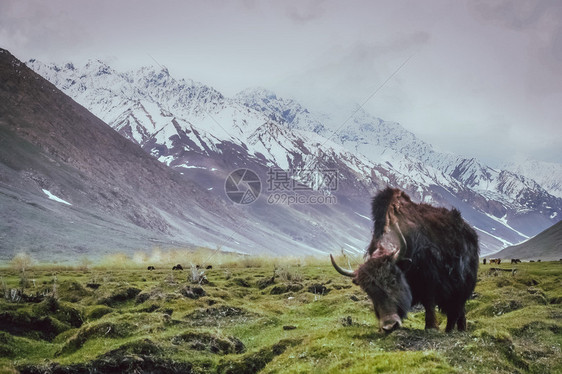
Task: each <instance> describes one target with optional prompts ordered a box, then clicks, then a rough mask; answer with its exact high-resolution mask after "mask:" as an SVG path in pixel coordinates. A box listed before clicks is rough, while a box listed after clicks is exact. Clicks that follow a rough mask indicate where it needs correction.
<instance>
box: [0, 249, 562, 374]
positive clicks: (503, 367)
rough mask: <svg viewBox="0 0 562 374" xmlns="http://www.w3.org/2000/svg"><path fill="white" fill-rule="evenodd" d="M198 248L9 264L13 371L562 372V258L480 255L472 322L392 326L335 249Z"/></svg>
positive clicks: (4, 278) (1, 329)
mask: <svg viewBox="0 0 562 374" xmlns="http://www.w3.org/2000/svg"><path fill="white" fill-rule="evenodd" d="M189 256H190V255H189V254H185V256H184V257H183V258H181V261H180V260H178V261H172V260H171V259H166V260H165V261H161V262H158V263H156V262H155V263H152V264H153V265H155V267H156V270H153V271H149V270H147V269H146V265H147V264H151V263H149V261H150V259H149V258H148V257H147V258H144V259H142V261H133V260H132V259H128V258H126V256H124V257H125V258H121V259H120V260H119V261H116V259H115V258H113V259H108V260H106V261H105V262H100V263H99V264H92V263H90V262H89V261H84V263H83V264H82V265H81V266H77V267H56V266H54V265H35V266H33V267H31V268H27V269H25V271H23V272H22V269H21V268H17V266H15V265H14V264H12V265H9V266H5V267H2V268H0V282H1V283H0V290H1V291H2V296H3V297H2V298H1V299H0V373H18V372H20V373H82V372H90V373H96V372H97V373H122V372H135V373H143V372H144V373H190V372H193V373H255V372H262V373H373V372H381V373H384V372H392V373H467V372H469V373H527V372H530V373H556V372H558V373H560V372H562V352H561V348H562V345H561V344H562V287H561V286H562V284H561V279H562V277H561V276H562V263H560V262H540V263H520V264H517V265H510V264H501V265H500V266H496V265H480V270H479V281H478V284H477V286H476V290H475V293H474V295H473V298H472V299H471V300H469V301H468V303H467V319H468V331H467V332H458V331H454V332H452V333H445V332H444V331H443V330H444V327H445V322H446V321H445V316H444V315H440V322H441V328H440V331H425V330H424V311H423V308H415V309H414V310H412V311H411V312H410V314H409V318H408V319H407V320H405V321H404V326H403V328H402V329H400V330H398V331H395V332H393V333H392V334H390V335H384V334H383V333H380V332H378V325H377V321H376V318H375V315H374V313H373V312H372V306H371V303H370V301H369V300H368V299H367V297H366V295H365V294H364V293H363V292H362V291H361V290H360V289H359V288H358V287H357V286H355V285H353V284H352V283H351V281H350V279H349V278H345V277H343V276H341V275H339V274H337V273H336V272H335V270H334V269H333V268H332V266H331V264H330V262H329V259H328V258H325V259H311V258H309V259H284V260H282V259H266V258H252V257H240V256H234V255H224V254H220V255H216V256H215V255H211V256H207V255H206V254H204V253H198V254H197V253H196V254H193V257H192V258H189ZM137 260H138V259H137ZM358 261H360V259H354V260H352V264H353V263H355V264H357V263H358ZM176 263H182V265H183V267H184V270H180V271H177V270H175V271H173V270H171V267H172V265H174V264H176ZM190 263H192V264H194V265H195V264H197V263H202V264H203V265H208V264H212V266H213V268H212V269H195V268H191V267H190ZM340 263H342V264H344V263H346V259H343V258H340ZM352 266H354V265H352ZM498 267H499V268H504V269H512V268H514V269H515V268H516V269H517V270H516V272H515V273H513V272H511V271H497V270H491V269H492V268H498ZM22 291H23V292H22Z"/></svg>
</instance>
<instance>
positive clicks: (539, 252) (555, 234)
mask: <svg viewBox="0 0 562 374" xmlns="http://www.w3.org/2000/svg"><path fill="white" fill-rule="evenodd" d="M494 257H499V258H518V259H521V260H537V259H542V260H551V261H557V260H559V259H561V258H562V222H558V223H557V224H555V225H553V226H552V227H549V228H548V229H546V230H544V231H543V232H541V233H540V234H538V235H537V236H535V237H533V238H531V239H529V240H527V241H525V242H523V243H521V244H518V245H515V246H510V247H507V248H505V249H503V250H501V251H499V252H498V253H495V254H494Z"/></svg>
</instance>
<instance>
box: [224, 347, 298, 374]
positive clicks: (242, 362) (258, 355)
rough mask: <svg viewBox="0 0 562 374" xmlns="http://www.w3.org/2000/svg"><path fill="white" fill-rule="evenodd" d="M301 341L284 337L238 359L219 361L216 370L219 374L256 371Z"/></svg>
mask: <svg viewBox="0 0 562 374" xmlns="http://www.w3.org/2000/svg"><path fill="white" fill-rule="evenodd" d="M301 342H302V340H300V339H284V340H281V341H280V342H279V343H276V344H274V345H272V346H271V347H266V348H263V349H260V350H259V351H257V352H253V353H249V354H246V355H244V356H243V357H241V358H240V359H238V360H228V361H227V360H224V361H221V362H220V363H219V366H218V368H217V372H218V373H221V374H238V373H240V374H245V373H257V372H259V371H260V370H262V369H263V368H264V367H265V366H266V365H267V364H268V363H269V362H271V361H272V360H273V359H274V358H275V357H276V356H279V355H281V354H283V352H285V351H286V350H287V348H289V347H294V346H297V345H299V344H300V343H301Z"/></svg>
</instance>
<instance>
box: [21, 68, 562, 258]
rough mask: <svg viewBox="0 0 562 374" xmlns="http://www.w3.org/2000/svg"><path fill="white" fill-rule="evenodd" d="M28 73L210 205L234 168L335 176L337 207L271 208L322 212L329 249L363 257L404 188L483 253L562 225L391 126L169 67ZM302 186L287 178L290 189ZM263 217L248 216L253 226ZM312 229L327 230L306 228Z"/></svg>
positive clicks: (529, 187) (532, 200) (490, 172)
mask: <svg viewBox="0 0 562 374" xmlns="http://www.w3.org/2000/svg"><path fill="white" fill-rule="evenodd" d="M28 64H29V65H30V66H31V67H32V68H33V69H34V70H36V71H37V72H39V73H40V74H41V75H43V76H45V77H46V78H47V79H49V80H50V81H51V82H53V83H54V84H55V85H57V86H58V87H60V88H61V89H63V90H64V91H65V92H66V93H67V94H69V95H70V96H71V97H73V98H74V99H75V100H77V101H78V102H80V103H81V104H83V105H84V106H85V107H87V108H88V109H89V110H91V111H92V112H93V113H94V114H96V115H98V116H100V118H102V119H103V120H105V121H106V122H107V123H108V124H109V125H110V126H112V127H113V128H114V129H116V130H117V131H119V132H120V133H121V134H122V135H123V136H124V137H126V138H128V139H130V140H131V141H133V142H135V143H137V144H139V145H140V146H141V147H142V148H143V149H144V150H145V151H146V152H148V153H150V154H152V155H153V156H155V157H156V158H158V159H159V160H160V161H161V162H163V163H165V164H166V165H169V166H172V167H174V168H176V169H177V170H179V171H180V173H181V174H183V175H185V176H188V177H190V178H191V179H192V180H197V181H200V182H201V183H202V184H204V185H205V186H206V187H207V188H208V189H211V191H213V192H214V193H215V196H216V197H217V198H220V199H222V198H224V195H222V194H221V193H219V191H221V190H222V186H221V182H222V181H224V179H225V178H226V176H227V175H228V173H229V172H230V171H233V170H235V169H237V168H239V167H247V168H250V169H252V170H254V171H255V172H256V173H257V174H258V175H259V176H260V177H261V180H262V183H264V182H266V181H268V178H269V174H270V173H269V172H270V169H271V168H280V169H284V170H294V171H298V170H300V169H305V170H311V169H316V170H325V169H328V170H337V172H338V176H339V180H338V181H339V186H338V189H337V191H324V192H326V193H328V192H329V193H330V194H332V195H334V196H336V197H337V199H338V203H337V204H334V205H328V206H313V205H311V204H297V206H293V207H287V206H282V207H281V206H279V205H277V206H275V208H276V213H279V214H282V215H283V216H284V217H286V218H287V219H289V220H291V219H293V218H292V217H293V215H295V214H296V215H297V216H300V215H302V214H305V215H307V216H309V217H310V218H309V219H308V221H310V222H316V223H317V222H322V221H323V220H325V217H326V214H328V212H329V214H330V220H331V221H332V224H334V225H335V228H336V229H335V230H326V232H325V233H324V234H323V235H327V237H330V238H331V239H332V241H331V244H332V246H333V245H336V246H341V247H344V248H347V247H350V248H353V250H355V251H359V252H360V251H362V249H363V248H364V246H365V245H366V243H365V241H367V237H368V230H369V227H370V223H369V222H364V221H366V220H364V219H363V218H360V217H363V216H368V215H369V213H368V209H367V206H368V203H366V202H368V201H369V200H370V197H371V196H372V195H373V194H374V193H376V191H377V190H378V189H380V188H383V187H385V186H386V185H392V186H397V187H400V188H403V189H405V190H406V191H407V192H408V193H409V194H410V195H411V196H412V197H413V198H414V200H417V201H424V202H428V203H432V204H437V205H444V206H447V207H452V206H455V207H458V208H459V209H460V210H461V212H462V214H463V216H464V217H466V219H467V220H468V221H469V222H470V223H471V224H472V225H474V226H475V227H476V229H477V230H478V231H479V233H480V236H481V243H482V252H483V253H488V252H492V251H496V250H497V249H499V248H501V247H503V246H505V245H510V244H513V243H518V242H521V241H523V240H525V239H527V238H528V237H530V236H532V235H535V234H536V233H538V232H540V231H541V230H543V229H544V228H546V227H548V226H550V225H552V224H553V223H555V222H557V221H558V220H560V215H559V212H561V211H562V200H561V199H557V198H555V197H553V196H551V195H550V194H548V193H547V192H546V191H545V190H544V189H542V187H541V186H539V185H538V184H537V183H535V182H534V181H532V180H530V179H528V178H524V177H522V176H520V175H517V174H515V173H511V172H507V171H497V170H494V169H492V168H489V167H487V166H485V165H482V164H481V163H479V162H478V161H477V160H474V159H465V158H462V157H459V156H455V155H450V154H440V153H438V152H435V151H434V150H433V149H432V147H431V146H430V145H429V144H427V143H424V142H423V141H421V140H419V139H417V138H416V137H415V135H414V134H412V133H410V132H408V131H406V130H405V129H404V128H403V127H402V126H400V125H399V124H397V123H394V122H386V121H383V120H380V119H378V118H376V117H373V116H371V115H370V114H368V113H366V112H365V111H363V110H362V109H361V108H356V109H355V110H354V111H353V113H354V114H355V115H354V116H351V117H349V118H347V120H346V121H347V122H345V126H340V125H341V124H342V122H340V121H338V120H336V119H335V117H333V116H330V115H327V114H318V113H312V112H311V111H309V110H308V109H306V108H305V107H304V106H302V105H301V104H299V103H298V102H296V101H294V100H291V99H284V98H280V97H278V96H276V95H275V94H274V93H272V92H269V91H267V90H263V89H258V90H255V89H251V90H246V91H243V92H241V93H240V94H238V95H236V96H235V97H234V98H227V97H225V96H224V95H222V94H220V93H219V92H217V91H216V90H214V89H213V88H211V87H208V86H205V85H204V84H201V83H197V82H194V81H191V80H184V79H180V80H177V79H175V78H173V77H172V76H171V75H170V73H169V72H168V70H167V69H165V68H160V69H155V68H149V67H146V68H141V69H139V70H136V71H127V72H118V71H115V70H113V69H112V68H111V67H109V66H108V65H107V64H105V63H103V62H100V61H91V62H89V63H88V64H86V65H85V66H83V67H75V66H74V65H72V64H66V65H64V66H57V65H54V64H51V65H46V64H42V63H40V62H38V61H34V60H32V61H30V62H29V63H28ZM340 127H342V129H341V131H336V130H339V128H340ZM299 178H300V177H299V176H298V173H295V175H293V176H292V179H291V180H292V181H293V182H294V181H297V180H298V179H299ZM221 179H222V181H221ZM305 179H306V178H305ZM264 185H266V183H264ZM309 187H312V190H313V192H314V191H316V190H318V189H319V188H320V187H318V186H316V187H315V186H312V185H311V184H310V183H309ZM320 189H321V188H320ZM275 192H276V191H264V192H263V193H262V197H263V198H264V199H268V198H269V197H270V196H272V193H275ZM284 192H287V191H284ZM288 192H290V193H293V192H295V191H288ZM317 192H319V191H317ZM221 195H222V196H221ZM273 196H275V195H273ZM261 203H263V202H260V201H258V202H257V204H258V205H260V204H261ZM269 205H270V206H269V208H271V204H269ZM303 205H307V206H303ZM266 208H267V206H263V207H262V208H257V206H255V207H247V210H248V212H249V214H250V215H253V214H256V213H257V212H262V209H263V211H267V209H266ZM269 211H270V213H271V209H269ZM273 216H275V215H274V214H270V215H269V216H267V215H265V216H263V215H262V216H259V217H258V219H259V222H260V223H261V224H262V225H267V224H268V223H269V224H271V225H272V228H275V227H279V225H280V223H279V221H278V220H275V222H271V221H270V219H269V217H273ZM338 216H339V217H340V219H338V218H335V217H338ZM350 220H351V221H350ZM304 221H305V222H306V221H307V220H304ZM348 224H349V226H350V227H358V228H359V227H360V228H361V229H358V230H359V231H357V232H355V233H354V235H352V236H350V235H344V234H342V235H340V234H336V235H335V236H337V237H338V238H335V237H334V235H333V234H332V233H342V232H344V231H345V229H344V228H345V226H346V225H348ZM284 225H286V223H285V224H284ZM284 225H283V226H284ZM317 227H323V225H316V226H314V225H313V226H309V229H312V230H313V231H314V230H316V229H317ZM274 231H275V230H274ZM285 231H287V232H290V234H289V235H291V236H292V237H299V238H301V237H302V238H305V239H304V240H305V241H307V243H308V244H307V245H310V246H312V247H315V248H323V245H319V244H316V243H315V242H314V240H316V239H314V237H312V236H310V235H305V234H303V233H306V232H308V231H307V230H306V229H305V228H304V227H303V228H301V229H300V230H297V231H300V232H301V234H298V235H297V234H295V233H293V232H292V231H294V228H292V229H287V230H285ZM361 235H365V236H364V237H361ZM316 238H317V237H316ZM358 243H359V244H358ZM321 250H322V249H321Z"/></svg>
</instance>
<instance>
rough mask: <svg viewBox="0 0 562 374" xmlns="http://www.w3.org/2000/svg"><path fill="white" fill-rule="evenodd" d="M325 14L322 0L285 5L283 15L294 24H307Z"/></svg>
mask: <svg viewBox="0 0 562 374" xmlns="http://www.w3.org/2000/svg"><path fill="white" fill-rule="evenodd" d="M324 13H325V8H324V1H323V0H309V1H294V2H292V4H287V5H286V10H285V14H286V15H287V17H289V19H291V20H292V21H293V22H295V23H307V22H309V21H312V20H315V19H318V18H320V17H322V15H324Z"/></svg>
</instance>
